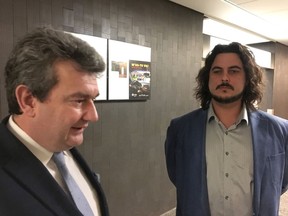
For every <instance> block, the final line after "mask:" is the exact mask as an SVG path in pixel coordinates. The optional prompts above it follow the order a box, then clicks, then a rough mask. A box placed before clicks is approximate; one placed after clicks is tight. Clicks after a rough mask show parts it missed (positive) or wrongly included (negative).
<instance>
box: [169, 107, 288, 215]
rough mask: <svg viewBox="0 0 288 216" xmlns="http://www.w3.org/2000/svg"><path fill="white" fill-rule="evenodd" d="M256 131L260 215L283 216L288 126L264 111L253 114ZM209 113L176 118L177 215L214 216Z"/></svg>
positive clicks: (172, 138) (172, 146)
mask: <svg viewBox="0 0 288 216" xmlns="http://www.w3.org/2000/svg"><path fill="white" fill-rule="evenodd" d="M248 115H249V121H250V124H251V130H252V143H253V162H254V164H253V165H254V192H253V211H254V214H253V215H256V216H278V210H279V202H280V196H281V194H282V193H283V192H285V191H286V190H287V188H288V150H287V148H288V121H287V120H284V119H281V118H279V117H276V116H273V115H270V114H267V113H265V112H262V111H259V110H257V111H253V112H249V114H248ZM207 116H208V110H203V109H198V110H195V111H193V112H190V113H188V114H186V115H184V116H181V117H178V118H176V119H173V120H172V121H171V123H170V126H169V127H168V129H167V137H166V141H165V156H166V165H167V170H168V175H169V178H170V180H171V181H172V183H173V184H174V185H175V187H176V194H177V208H176V209H177V210H176V212H177V213H176V215H177V216H210V209H209V200H208V191H207V178H206V158H205V136H206V122H207Z"/></svg>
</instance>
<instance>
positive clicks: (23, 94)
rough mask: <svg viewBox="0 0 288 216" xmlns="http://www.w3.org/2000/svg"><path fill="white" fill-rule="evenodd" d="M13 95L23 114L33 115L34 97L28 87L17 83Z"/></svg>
mask: <svg viewBox="0 0 288 216" xmlns="http://www.w3.org/2000/svg"><path fill="white" fill-rule="evenodd" d="M15 95H16V98H17V101H18V104H19V107H20V109H21V111H22V112H23V114H26V115H28V116H30V117H34V116H35V104H36V103H35V102H36V98H35V97H34V96H33V95H32V93H31V91H30V90H29V88H28V87H27V86H26V85H19V86H17V88H16V90H15Z"/></svg>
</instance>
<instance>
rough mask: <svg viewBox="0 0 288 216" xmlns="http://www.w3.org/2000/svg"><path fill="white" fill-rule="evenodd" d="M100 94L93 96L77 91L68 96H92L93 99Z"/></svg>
mask: <svg viewBox="0 0 288 216" xmlns="http://www.w3.org/2000/svg"><path fill="white" fill-rule="evenodd" d="M98 96H99V93H98V94H97V95H96V96H91V95H89V94H85V93H81V92H76V93H74V94H71V95H69V96H68V97H69V98H76V97H81V98H91V99H94V98H96V97H98Z"/></svg>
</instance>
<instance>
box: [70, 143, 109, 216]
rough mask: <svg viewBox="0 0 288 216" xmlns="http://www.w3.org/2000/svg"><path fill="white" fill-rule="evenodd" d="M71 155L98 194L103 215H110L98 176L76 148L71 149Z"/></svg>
mask: <svg viewBox="0 0 288 216" xmlns="http://www.w3.org/2000/svg"><path fill="white" fill-rule="evenodd" d="M71 153H72V155H73V157H74V158H75V160H76V161H77V163H78V164H79V165H80V167H81V169H82V170H83V171H84V173H85V174H86V176H87V178H88V179H89V181H90V183H91V184H92V186H93V187H94V189H95V190H96V192H97V195H98V198H99V203H100V208H101V214H102V215H103V216H108V215H109V211H108V204H107V201H106V197H105V195H104V192H103V190H102V187H101V185H100V183H99V181H98V179H97V176H96V174H94V173H93V172H92V171H91V169H90V168H89V166H88V165H87V163H86V161H85V160H84V159H83V157H82V156H81V155H80V154H79V152H78V151H77V150H76V149H75V148H73V149H71Z"/></svg>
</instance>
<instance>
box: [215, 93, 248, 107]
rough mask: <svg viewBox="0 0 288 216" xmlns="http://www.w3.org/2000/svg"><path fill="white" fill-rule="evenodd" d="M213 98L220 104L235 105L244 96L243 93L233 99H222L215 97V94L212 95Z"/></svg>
mask: <svg viewBox="0 0 288 216" xmlns="http://www.w3.org/2000/svg"><path fill="white" fill-rule="evenodd" d="M211 96H212V98H213V99H214V100H215V101H216V102H218V103H221V104H229V103H233V102H236V101H238V100H240V99H241V98H242V96H243V92H241V93H239V94H237V95H234V96H232V97H220V96H217V95H213V94H211Z"/></svg>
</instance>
